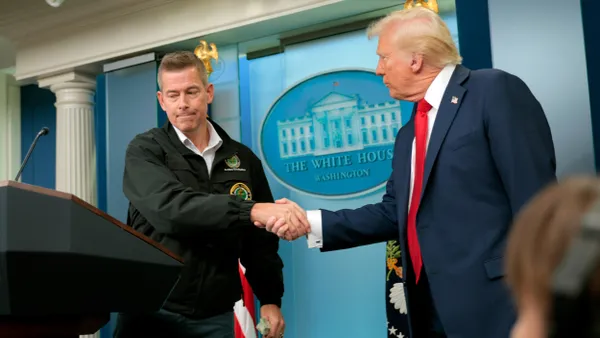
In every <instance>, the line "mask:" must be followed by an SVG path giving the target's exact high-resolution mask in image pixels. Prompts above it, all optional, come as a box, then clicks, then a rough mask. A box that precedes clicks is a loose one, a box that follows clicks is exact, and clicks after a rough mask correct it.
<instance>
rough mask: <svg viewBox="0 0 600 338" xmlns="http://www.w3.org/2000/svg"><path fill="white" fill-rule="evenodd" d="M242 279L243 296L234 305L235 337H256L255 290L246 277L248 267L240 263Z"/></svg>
mask: <svg viewBox="0 0 600 338" xmlns="http://www.w3.org/2000/svg"><path fill="white" fill-rule="evenodd" d="M239 271H240V279H241V280H242V288H243V290H244V295H243V298H242V299H240V300H238V301H237V302H236V303H235V305H234V307H233V312H234V320H235V324H234V329H235V338H256V337H257V336H258V334H257V332H256V310H255V308H254V292H252V287H250V284H249V283H248V280H247V279H246V269H245V268H244V266H243V265H242V263H239Z"/></svg>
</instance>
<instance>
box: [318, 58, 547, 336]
mask: <svg viewBox="0 0 600 338" xmlns="http://www.w3.org/2000/svg"><path fill="white" fill-rule="evenodd" d="M453 97H456V98H457V99H458V102H457V103H452V98H453ZM413 138H414V124H413V120H412V119H411V121H410V122H409V123H407V124H406V125H405V126H404V127H403V128H402V129H401V130H400V131H399V132H398V135H397V136H396V144H395V148H394V158H393V161H392V163H393V164H392V169H393V171H392V174H391V177H390V178H389V180H388V182H387V187H386V192H385V195H384V196H383V199H382V201H381V202H380V203H377V204H371V205H366V206H364V207H361V208H359V209H356V210H340V211H337V212H331V211H325V210H323V211H322V215H323V249H322V251H330V250H338V249H344V248H350V247H355V246H359V245H366V244H372V243H376V242H382V241H387V240H391V239H398V235H399V238H400V241H399V242H400V243H401V249H402V252H403V253H405V254H403V255H402V265H403V268H404V271H407V261H406V260H407V259H409V258H408V257H409V255H408V249H407V247H406V218H407V214H408V210H407V207H408V196H409V188H410V171H411V153H412V142H413ZM555 169H556V160H555V155H554V146H553V142H552V135H551V133H550V128H549V126H548V122H547V120H546V117H545V115H544V112H543V110H542V107H541V105H540V103H539V102H538V101H537V100H536V99H535V97H534V96H533V94H532V93H531V91H530V90H529V88H528V87H527V86H526V84H525V83H524V82H523V81H521V80H520V79H519V78H517V77H516V76H514V75H511V74H508V73H506V72H503V71H500V70H494V69H486V70H476V71H472V70H469V69H467V68H465V67H463V66H460V65H459V66H457V68H456V70H455V71H454V73H453V75H452V78H451V80H450V83H449V84H448V87H447V89H446V92H445V93H444V97H443V99H442V103H441V105H440V109H439V111H438V113H437V117H436V120H435V124H434V126H433V130H432V132H431V138H430V143H429V146H428V150H427V157H426V160H425V176H424V182H423V184H424V188H423V193H422V197H421V198H422V199H421V205H420V207H419V212H418V216H417V234H418V238H419V243H420V245H421V253H422V257H423V264H424V268H425V271H426V272H427V276H428V279H429V284H430V290H431V295H432V297H433V301H434V303H435V306H436V309H437V310H438V313H439V317H440V320H441V322H442V324H443V326H444V329H445V331H446V334H447V335H448V337H449V338H484V337H485V338H506V337H508V336H509V332H510V329H511V327H512V325H513V323H514V320H515V311H514V306H513V303H512V301H511V299H510V295H509V293H508V291H507V288H506V286H505V283H504V279H503V275H504V272H503V270H504V269H503V268H504V262H503V261H504V259H503V257H504V250H505V245H506V240H507V236H508V232H509V231H510V224H511V222H512V219H513V217H514V216H515V214H516V213H517V212H518V211H519V209H521V207H522V206H523V205H524V204H525V203H526V202H527V201H528V200H529V199H530V198H531V197H533V195H534V194H536V193H537V192H538V191H539V190H540V189H541V188H542V187H544V186H545V185H547V184H549V183H550V182H552V181H554V180H556V177H555ZM411 282H412V283H413V284H414V277H412V281H411V280H408V281H407V283H411ZM407 298H408V299H407V301H408V303H409V308H410V303H411V302H418V301H419V300H418V299H411V298H410V294H408V297H407ZM409 316H410V313H409ZM417 338H418V337H417Z"/></svg>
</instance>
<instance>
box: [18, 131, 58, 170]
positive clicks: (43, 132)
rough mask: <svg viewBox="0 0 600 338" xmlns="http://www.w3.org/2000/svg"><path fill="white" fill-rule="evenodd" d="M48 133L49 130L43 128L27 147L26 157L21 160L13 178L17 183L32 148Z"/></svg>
mask: <svg viewBox="0 0 600 338" xmlns="http://www.w3.org/2000/svg"><path fill="white" fill-rule="evenodd" d="M49 132H50V129H48V127H43V128H42V129H41V130H40V131H39V132H38V133H37V135H36V136H35V138H34V139H33V142H32V143H31V146H30V147H29V151H27V155H25V159H24V160H23V163H22V164H21V168H20V169H19V172H18V173H17V176H16V177H15V181H19V178H20V176H21V173H23V169H25V165H26V164H27V161H28V160H29V156H31V153H32V152H33V148H35V145H36V144H37V142H38V139H39V138H40V137H41V136H44V135H48V133H49Z"/></svg>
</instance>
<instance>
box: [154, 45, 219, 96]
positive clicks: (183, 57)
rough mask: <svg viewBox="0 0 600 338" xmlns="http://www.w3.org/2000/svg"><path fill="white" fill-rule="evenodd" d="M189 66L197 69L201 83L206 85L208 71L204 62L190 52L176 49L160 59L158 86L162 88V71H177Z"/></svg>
mask: <svg viewBox="0 0 600 338" xmlns="http://www.w3.org/2000/svg"><path fill="white" fill-rule="evenodd" d="M191 67H194V68H196V69H197V70H198V74H200V79H201V80H202V84H204V86H208V73H207V72H206V67H205V66H204V62H202V60H200V59H199V58H198V57H197V56H196V55H195V54H194V53H192V52H189V51H178V52H173V53H169V54H166V55H165V56H164V57H163V58H162V60H161V61H160V66H158V75H157V81H158V88H159V89H161V90H162V84H161V80H160V76H161V74H162V73H163V72H169V71H178V70H183V69H186V68H191Z"/></svg>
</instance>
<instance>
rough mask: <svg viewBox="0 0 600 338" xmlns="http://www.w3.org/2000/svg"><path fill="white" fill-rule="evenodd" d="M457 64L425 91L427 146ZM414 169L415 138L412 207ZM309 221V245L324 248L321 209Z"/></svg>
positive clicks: (411, 185) (413, 155) (413, 168)
mask: <svg viewBox="0 0 600 338" xmlns="http://www.w3.org/2000/svg"><path fill="white" fill-rule="evenodd" d="M455 68H456V65H447V66H446V67H444V68H443V69H442V71H441V72H440V73H439V74H438V75H437V76H436V77H435V79H434V80H433V82H431V85H430V86H429V88H428V89H427V92H425V100H426V101H427V102H428V103H429V104H430V105H431V110H430V111H429V113H428V114H427V116H428V119H427V125H428V126H427V128H428V131H427V143H426V146H425V147H426V148H427V147H428V146H429V139H430V137H431V131H432V130H433V124H434V123H435V118H436V116H437V112H438V110H439V109H440V104H441V103H442V98H443V97H444V93H445V92H446V87H448V83H449V82H450V78H451V77H452V73H453V72H454V69H455ZM414 171H415V140H414V139H413V144H412V156H411V169H410V191H409V196H408V205H409V207H410V200H411V197H412V190H413V185H414ZM306 214H307V217H308V222H309V223H310V233H309V234H308V236H307V237H308V247H309V248H322V247H323V220H322V217H321V210H308V211H307V212H306Z"/></svg>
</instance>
